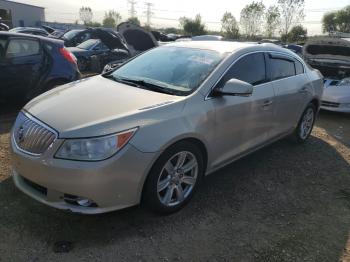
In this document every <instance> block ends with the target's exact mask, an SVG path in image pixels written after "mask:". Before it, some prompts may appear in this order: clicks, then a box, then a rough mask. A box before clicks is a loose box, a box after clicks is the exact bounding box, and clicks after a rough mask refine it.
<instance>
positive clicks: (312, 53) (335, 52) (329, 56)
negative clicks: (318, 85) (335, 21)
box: [303, 38, 350, 112]
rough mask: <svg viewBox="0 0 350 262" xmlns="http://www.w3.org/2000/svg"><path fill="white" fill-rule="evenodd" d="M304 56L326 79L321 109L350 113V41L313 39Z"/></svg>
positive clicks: (305, 48)
mask: <svg viewBox="0 0 350 262" xmlns="http://www.w3.org/2000/svg"><path fill="white" fill-rule="evenodd" d="M303 56H304V58H305V60H306V61H307V62H308V64H309V65H310V66H312V67H313V68H316V69H318V70H319V71H320V72H321V73H322V74H323V76H324V78H325V80H324V88H325V90H324V92H323V97H322V105H321V108H322V109H324V110H329V111H336V112H350V81H349V80H350V39H341V38H316V39H312V40H310V41H308V42H307V43H306V44H305V46H304V48H303Z"/></svg>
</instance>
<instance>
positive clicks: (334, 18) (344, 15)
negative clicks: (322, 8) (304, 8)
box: [322, 5, 350, 33]
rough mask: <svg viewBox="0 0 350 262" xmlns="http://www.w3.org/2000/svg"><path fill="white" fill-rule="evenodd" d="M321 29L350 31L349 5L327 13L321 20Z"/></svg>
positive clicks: (325, 30)
mask: <svg viewBox="0 0 350 262" xmlns="http://www.w3.org/2000/svg"><path fill="white" fill-rule="evenodd" d="M322 24H323V31H324V32H333V31H339V32H343V33H350V5H349V6H346V7H344V8H343V9H341V10H339V11H335V12H330V13H327V14H325V15H324V16H323V20H322Z"/></svg>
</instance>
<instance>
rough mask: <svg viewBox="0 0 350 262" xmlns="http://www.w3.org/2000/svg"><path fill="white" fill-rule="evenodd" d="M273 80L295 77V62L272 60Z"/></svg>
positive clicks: (280, 59)
mask: <svg viewBox="0 0 350 262" xmlns="http://www.w3.org/2000/svg"><path fill="white" fill-rule="evenodd" d="M270 64H271V79H272V80H278V79H282V78H286V77H290V76H294V75H295V66H294V61H292V60H289V59H288V58H286V59H284V58H270Z"/></svg>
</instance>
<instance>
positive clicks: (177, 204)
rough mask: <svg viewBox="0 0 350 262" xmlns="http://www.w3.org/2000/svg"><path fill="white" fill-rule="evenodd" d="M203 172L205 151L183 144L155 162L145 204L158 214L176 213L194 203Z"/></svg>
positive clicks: (144, 192)
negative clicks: (192, 201)
mask: <svg viewBox="0 0 350 262" xmlns="http://www.w3.org/2000/svg"><path fill="white" fill-rule="evenodd" d="M181 163H182V164H181ZM177 166H178V167H177ZM190 167H192V168H191V169H189V168H190ZM186 170H187V171H186ZM203 173H204V161H203V154H202V152H201V150H200V149H199V148H198V147H197V146H196V145H195V144H194V143H191V142H179V143H177V144H175V145H173V146H171V147H169V148H168V149H167V150H165V151H164V152H163V154H162V155H161V156H160V157H159V158H158V160H157V161H156V162H155V163H154V165H153V167H152V169H151V171H150V173H149V175H148V177H147V180H146V182H145V185H144V189H143V196H142V202H143V203H144V204H146V206H147V207H148V208H149V209H151V210H152V211H154V212H156V213H159V214H171V213H174V212H176V211H178V210H180V209H181V208H183V207H184V206H185V205H186V204H187V203H188V202H189V201H190V199H191V198H192V196H193V194H194V193H195V191H196V189H197V188H198V185H199V183H200V181H201V179H202V177H203Z"/></svg>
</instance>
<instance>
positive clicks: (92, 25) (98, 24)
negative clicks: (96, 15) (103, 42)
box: [85, 21, 102, 27]
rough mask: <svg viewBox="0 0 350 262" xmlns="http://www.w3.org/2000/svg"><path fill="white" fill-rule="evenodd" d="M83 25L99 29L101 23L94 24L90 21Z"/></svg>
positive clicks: (94, 22)
mask: <svg viewBox="0 0 350 262" xmlns="http://www.w3.org/2000/svg"><path fill="white" fill-rule="evenodd" d="M85 25H87V26H90V27H101V26H102V25H101V23H99V22H96V21H92V22H90V23H86V24H85Z"/></svg>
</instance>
